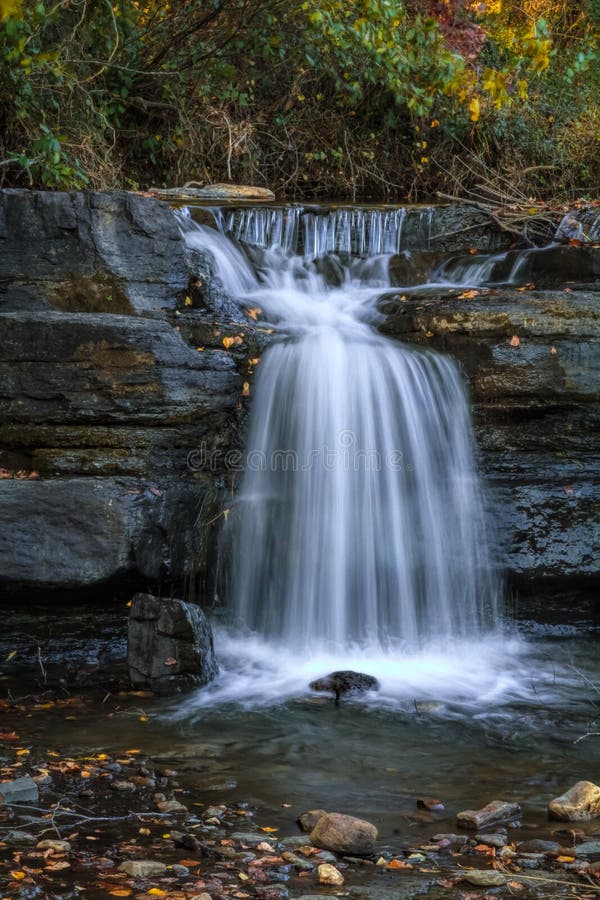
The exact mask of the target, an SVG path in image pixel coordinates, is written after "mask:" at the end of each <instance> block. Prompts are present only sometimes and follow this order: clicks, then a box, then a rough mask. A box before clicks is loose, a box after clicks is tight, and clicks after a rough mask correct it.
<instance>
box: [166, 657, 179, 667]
mask: <svg viewBox="0 0 600 900" xmlns="http://www.w3.org/2000/svg"><path fill="white" fill-rule="evenodd" d="M163 665H164V666H176V665H177V660H176V659H173V657H172V656H167V658H166V659H165V661H164V663H163Z"/></svg>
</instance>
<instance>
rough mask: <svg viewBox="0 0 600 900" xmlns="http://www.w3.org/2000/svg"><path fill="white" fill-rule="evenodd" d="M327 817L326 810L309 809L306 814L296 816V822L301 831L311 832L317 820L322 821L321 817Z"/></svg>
mask: <svg viewBox="0 0 600 900" xmlns="http://www.w3.org/2000/svg"><path fill="white" fill-rule="evenodd" d="M326 815H327V810H326V809H309V811H308V812H305V813H302V815H300V816H298V818H297V819H296V821H297V822H298V825H299V826H300V828H301V829H302V831H306V832H308V833H309V832H311V831H312V830H313V828H314V827H315V825H316V824H317V822H318V821H319V819H322V818H323V816H326Z"/></svg>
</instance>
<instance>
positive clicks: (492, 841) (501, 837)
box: [475, 833, 506, 848]
mask: <svg viewBox="0 0 600 900" xmlns="http://www.w3.org/2000/svg"><path fill="white" fill-rule="evenodd" d="M475 840H476V841H477V842H478V843H480V844H487V845H488V847H497V848H498V847H504V845H505V844H506V834H493V833H491V834H476V835H475Z"/></svg>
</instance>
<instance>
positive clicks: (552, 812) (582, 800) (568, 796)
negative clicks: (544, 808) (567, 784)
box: [548, 781, 600, 822]
mask: <svg viewBox="0 0 600 900" xmlns="http://www.w3.org/2000/svg"><path fill="white" fill-rule="evenodd" d="M548 815H549V816H550V818H551V819H559V820H561V821H566V822H588V821H589V820H590V819H593V818H594V817H595V816H600V787H599V786H598V785H597V784H594V783H593V782H592V781H578V782H577V783H576V784H574V785H573V787H572V788H570V790H568V791H566V793H564V794H561V796H560V797H556V799H555V800H551V801H550V803H549V804H548Z"/></svg>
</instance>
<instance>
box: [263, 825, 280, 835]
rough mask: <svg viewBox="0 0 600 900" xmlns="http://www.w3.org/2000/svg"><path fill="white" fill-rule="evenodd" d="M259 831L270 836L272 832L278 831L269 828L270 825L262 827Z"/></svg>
mask: <svg viewBox="0 0 600 900" xmlns="http://www.w3.org/2000/svg"><path fill="white" fill-rule="evenodd" d="M260 830H261V831H266V832H267V834H272V833H273V832H274V831H278V830H279V829H278V828H271V826H270V825H264V826H263V827H262V828H261V829H260Z"/></svg>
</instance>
